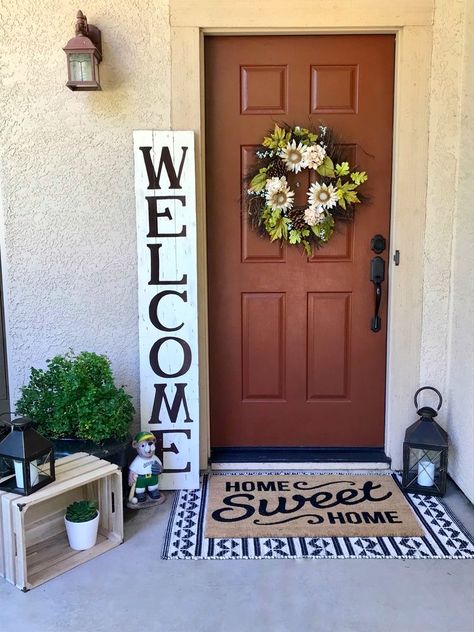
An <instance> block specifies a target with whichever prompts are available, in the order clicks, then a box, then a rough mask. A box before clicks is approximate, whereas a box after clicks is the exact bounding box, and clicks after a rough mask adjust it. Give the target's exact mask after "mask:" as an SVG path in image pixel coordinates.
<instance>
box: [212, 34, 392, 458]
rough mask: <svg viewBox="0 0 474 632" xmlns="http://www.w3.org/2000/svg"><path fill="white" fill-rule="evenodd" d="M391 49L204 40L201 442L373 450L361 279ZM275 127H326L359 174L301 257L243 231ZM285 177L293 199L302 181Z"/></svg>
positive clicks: (383, 217)
mask: <svg viewBox="0 0 474 632" xmlns="http://www.w3.org/2000/svg"><path fill="white" fill-rule="evenodd" d="M394 44H395V39H394V37H393V36H391V35H367V36H366V35H363V36H362V35H344V36H343V35H338V36H271V37H209V38H207V39H206V43H205V58H206V173H207V226H208V278H209V339H210V348H209V352H210V399H211V445H212V446H213V447H236V446H249V447H254V446H268V447H275V446H306V447H329V446H331V447H360V446H364V447H380V446H382V445H383V440H384V405H385V360H386V325H387V323H386V298H387V287H388V283H387V279H386V280H385V282H384V285H383V292H384V295H383V299H382V308H381V316H382V330H381V331H380V332H378V333H374V332H372V331H371V330H370V320H371V318H372V316H373V313H374V288H373V285H372V283H370V280H369V273H370V260H371V258H372V257H373V256H374V253H373V252H371V250H370V240H371V238H372V237H373V236H374V235H375V234H376V233H380V234H382V235H384V236H385V237H386V238H387V240H388V237H389V234H388V233H389V223H390V174H391V143H392V140H391V139H392V108H393V106H392V103H393V73H394ZM282 121H284V122H286V123H289V124H290V125H296V124H301V125H304V126H308V125H313V126H318V125H319V124H320V123H323V124H325V125H328V126H330V127H332V128H333V129H334V130H335V131H336V133H338V135H339V136H340V138H341V142H342V143H343V144H344V145H343V147H344V152H345V154H346V156H347V159H348V160H349V161H350V162H351V164H357V166H358V168H359V169H361V170H366V171H367V172H368V174H369V181H368V183H367V184H366V185H365V187H364V192H365V193H366V194H367V195H368V196H370V199H369V201H368V202H367V203H365V204H363V205H360V206H359V208H358V209H357V210H356V218H355V221H354V222H353V223H350V224H347V223H341V222H339V223H338V225H337V231H336V234H335V235H334V237H333V239H332V240H331V242H330V243H329V244H328V245H326V246H325V247H323V248H321V249H320V250H318V251H317V252H316V253H315V254H314V255H313V256H312V257H310V258H308V257H306V256H305V255H304V254H302V253H301V251H300V250H298V249H297V248H295V247H287V246H284V247H280V245H279V244H278V243H270V242H269V240H268V239H264V238H261V237H259V236H258V235H256V233H255V232H254V231H253V229H252V228H250V227H249V225H248V222H247V217H246V209H245V200H244V192H245V188H246V185H245V182H246V178H247V177H248V175H249V173H251V171H252V169H253V168H254V166H255V149H256V148H257V147H258V145H259V143H260V142H261V140H262V138H263V136H264V135H265V134H266V133H267V132H268V130H270V129H272V128H273V125H274V123H275V122H282ZM288 180H289V182H290V186H291V187H292V188H293V190H295V191H296V203H297V204H303V203H305V202H306V190H307V189H308V187H309V184H310V176H309V174H308V173H307V172H304V173H301V174H298V175H292V176H289V177H288ZM387 252H388V241H387V249H386V251H385V253H383V254H382V255H381V256H382V257H384V258H385V259H386V255H387Z"/></svg>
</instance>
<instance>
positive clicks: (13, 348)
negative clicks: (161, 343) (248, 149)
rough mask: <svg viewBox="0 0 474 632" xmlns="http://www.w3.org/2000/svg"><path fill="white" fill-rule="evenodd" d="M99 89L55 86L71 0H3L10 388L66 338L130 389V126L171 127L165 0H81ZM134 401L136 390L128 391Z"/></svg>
mask: <svg viewBox="0 0 474 632" xmlns="http://www.w3.org/2000/svg"><path fill="white" fill-rule="evenodd" d="M79 5H80V6H82V8H83V10H84V12H85V13H86V15H87V17H88V19H89V21H90V22H91V23H92V24H95V25H96V26H98V27H99V28H100V29H101V30H102V33H103V55H104V60H105V61H104V63H102V64H101V66H100V71H101V79H102V86H103V91H102V92H86V93H79V92H75V93H73V92H71V91H70V90H68V89H67V88H66V87H65V86H64V83H65V80H66V79H67V77H66V57H65V54H64V52H63V51H62V47H63V46H64V45H65V44H66V43H67V41H68V39H70V38H71V37H72V36H73V35H74V24H75V15H76V12H77V9H78V2H77V0H74V1H72V0H59V2H58V0H42V1H41V2H36V1H34V0H0V47H1V48H0V85H1V92H0V100H1V101H0V152H1V153H0V191H1V198H0V199H1V201H2V210H3V222H2V225H3V231H4V239H3V248H2V257H3V265H4V269H5V272H6V275H7V279H6V281H7V288H6V295H5V302H6V312H7V319H8V323H7V329H8V347H9V348H8V355H9V371H10V385H11V390H12V394H13V399H14V401H15V398H16V393H17V391H18V387H19V386H20V385H21V384H23V383H24V381H25V380H26V379H27V376H28V374H29V368H30V366H32V365H34V366H42V365H43V364H44V362H45V359H46V358H50V357H51V356H52V355H53V354H55V353H62V352H65V351H66V350H67V349H68V348H69V347H72V348H73V349H74V350H76V351H81V350H84V349H88V350H95V351H98V352H101V353H106V354H108V355H109V356H110V358H111V359H112V362H113V366H114V369H115V372H116V374H117V379H118V381H119V382H120V383H123V384H126V385H127V386H128V389H129V390H130V391H131V392H132V393H133V394H134V395H135V397H136V398H137V396H138V319H137V313H138V307H137V281H136V278H137V274H136V238H135V201H134V179H133V152H132V130H133V129H136V128H156V129H160V128H162V129H166V128H169V124H170V111H169V107H170V105H169V104H170V101H169V92H170V56H169V55H170V54H169V50H170V47H169V27H168V22H169V20H168V4H167V1H166V0H138V1H133V2H132V1H130V2H123V3H119V2H115V3H114V2H109V1H106V0H94V2H91V3H85V4H82V5H81V3H79ZM136 401H137V400H136Z"/></svg>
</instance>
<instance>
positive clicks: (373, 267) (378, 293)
mask: <svg viewBox="0 0 474 632" xmlns="http://www.w3.org/2000/svg"><path fill="white" fill-rule="evenodd" d="M384 279H385V261H384V260H383V259H382V257H374V258H373V259H372V261H371V262H370V280H371V281H372V283H373V284H374V288H375V313H374V316H373V318H372V320H371V321H370V329H371V330H372V331H375V332H377V331H380V328H381V326H382V319H381V318H380V316H379V310H380V303H381V301H382V283H383V281H384Z"/></svg>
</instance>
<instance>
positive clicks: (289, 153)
mask: <svg viewBox="0 0 474 632" xmlns="http://www.w3.org/2000/svg"><path fill="white" fill-rule="evenodd" d="M307 151H308V149H307V147H305V145H303V144H302V143H299V144H298V145H297V144H296V141H295V140H293V141H292V142H291V143H288V145H287V146H286V147H285V148H284V149H282V150H281V151H280V157H281V158H282V159H283V162H284V163H285V166H286V168H287V169H288V171H293V172H294V173H299V172H300V171H301V169H304V168H305V167H307V162H306V154H307Z"/></svg>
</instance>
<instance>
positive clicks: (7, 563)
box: [0, 453, 123, 591]
mask: <svg viewBox="0 0 474 632" xmlns="http://www.w3.org/2000/svg"><path fill="white" fill-rule="evenodd" d="M86 498H89V499H95V500H97V501H98V509H99V512H100V521H99V533H98V537H97V543H96V545H95V546H94V547H93V548H91V549H88V550H86V551H74V550H73V549H71V548H70V547H69V544H68V540H67V535H66V529H65V526H64V515H65V513H66V508H67V506H68V505H69V504H70V503H72V502H74V501H75V500H83V499H86ZM0 538H1V544H2V546H0V574H1V575H3V576H4V577H5V578H6V579H7V580H8V581H9V582H11V583H12V584H15V585H16V586H17V587H18V588H20V589H21V590H24V591H26V590H29V589H31V588H35V587H36V586H39V585H40V584H43V583H44V582H46V581H48V580H49V579H52V578H53V577H56V576H57V575H60V574H61V573H64V572H65V571H67V570H69V569H71V568H74V567H75V566H78V565H79V564H83V563H84V562H87V561H88V560H90V559H92V558H94V557H96V556H97V555H100V554H101V553H104V552H105V551H108V550H109V549H112V548H114V547H116V546H118V545H119V544H121V543H122V542H123V501H122V473H121V470H120V468H119V467H118V466H117V465H112V464H111V463H109V462H108V461H104V460H102V459H98V458H97V457H94V456H91V455H89V454H85V453H77V454H72V455H70V456H67V457H64V458H62V459H58V461H56V481H55V482H54V483H50V484H49V485H46V487H43V488H42V489H40V490H39V491H37V492H35V493H34V494H31V495H30V496H19V495H18V494H10V493H5V492H0Z"/></svg>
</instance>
